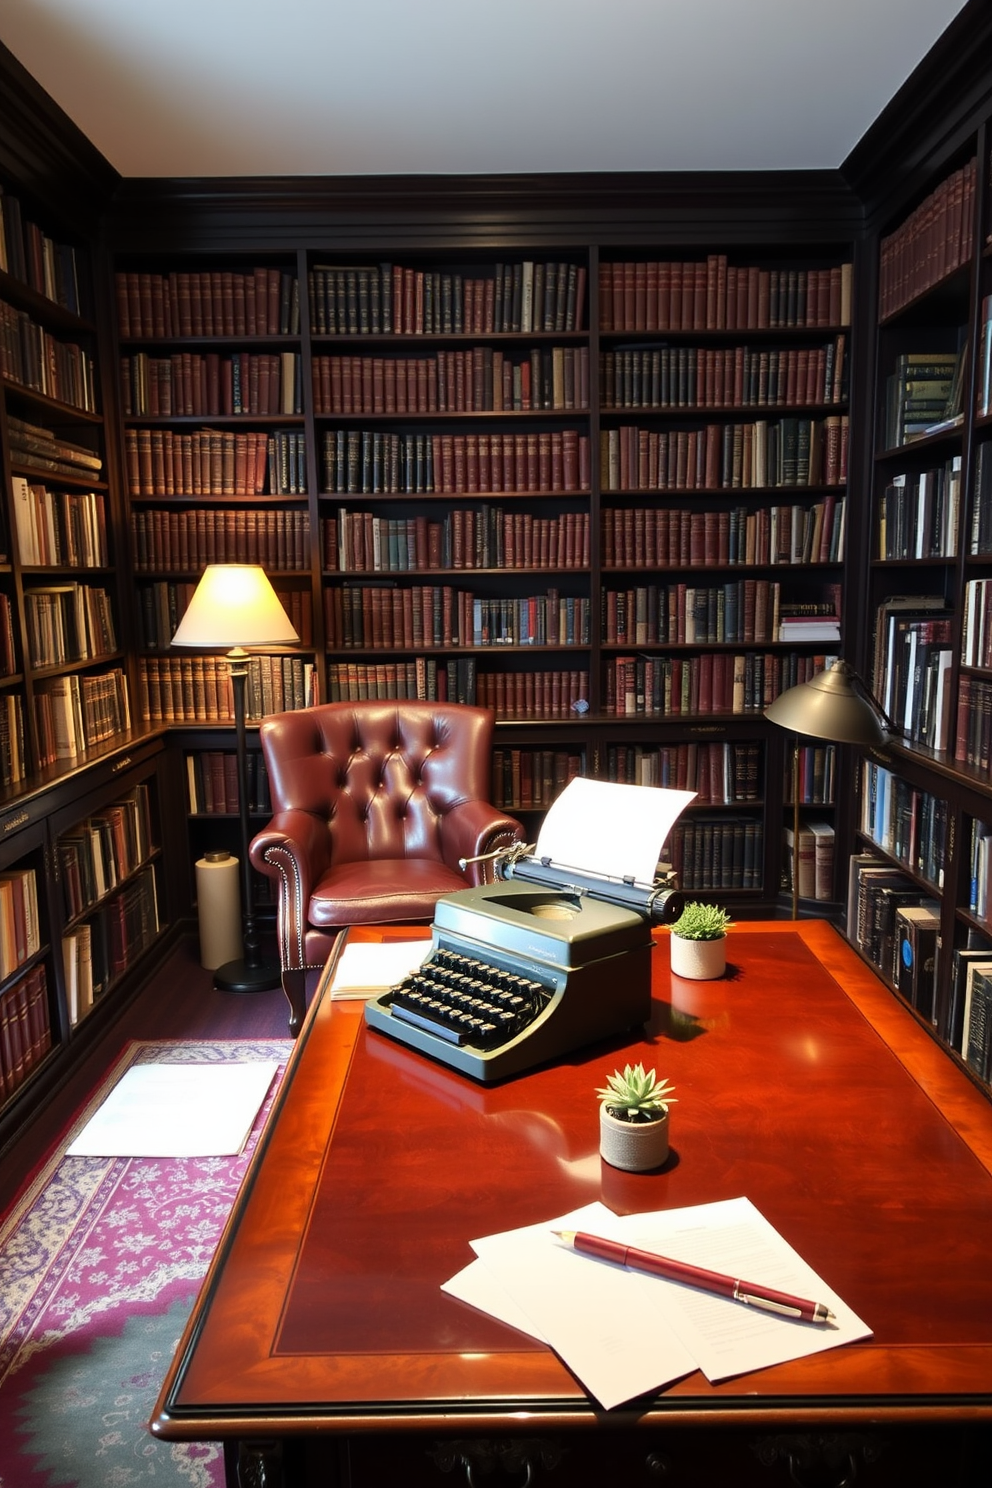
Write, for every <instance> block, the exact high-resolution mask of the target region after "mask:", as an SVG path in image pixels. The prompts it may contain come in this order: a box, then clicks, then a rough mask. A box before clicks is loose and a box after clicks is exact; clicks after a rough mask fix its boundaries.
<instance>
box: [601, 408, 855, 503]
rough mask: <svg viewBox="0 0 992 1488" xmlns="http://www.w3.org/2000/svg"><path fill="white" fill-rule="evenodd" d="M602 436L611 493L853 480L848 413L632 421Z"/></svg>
mask: <svg viewBox="0 0 992 1488" xmlns="http://www.w3.org/2000/svg"><path fill="white" fill-rule="evenodd" d="M599 437H600V447H599V449H600V481H601V484H602V489H603V490H604V491H707V490H708V491H728V490H737V489H751V490H754V489H762V488H768V487H776V486H778V487H781V486H823V485H826V486H835V485H843V484H844V482H845V481H846V479H847V438H848V419H847V415H846V414H839V415H836V416H833V415H832V416H830V417H828V418H826V419H807V418H785V419H780V420H778V421H773V422H769V421H768V420H765V419H762V420H759V421H758V422H756V423H750V424H707V425H706V427H705V428H701V429H661V430H658V429H649V428H642V427H638V426H636V425H632V424H630V425H627V424H625V425H621V427H620V428H618V429H604V430H602V432H601V433H600V436H599Z"/></svg>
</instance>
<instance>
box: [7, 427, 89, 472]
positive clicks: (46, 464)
mask: <svg viewBox="0 0 992 1488" xmlns="http://www.w3.org/2000/svg"><path fill="white" fill-rule="evenodd" d="M7 434H8V438H9V440H10V462H11V464H12V465H15V466H19V467H21V468H23V469H27V470H43V471H46V472H50V473H51V474H53V475H68V476H72V477H74V478H78V477H79V476H81V475H82V476H84V477H88V478H89V479H90V480H96V479H97V478H98V477H99V475H100V472H101V471H102V469H103V459H102V458H101V456H100V455H98V454H96V453H95V452H94V451H93V450H91V449H87V448H86V446H85V445H82V444H75V443H74V442H73V441H72V440H69V439H65V438H63V436H62V435H61V434H60V435H59V436H58V437H56V436H55V434H54V433H53V432H52V430H51V429H45V428H42V426H41V425H40V424H29V423H28V422H27V421H26V420H25V419H21V418H15V417H14V416H13V415H12V414H10V413H8V414H7Z"/></svg>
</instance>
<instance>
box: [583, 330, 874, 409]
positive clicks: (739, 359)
mask: <svg viewBox="0 0 992 1488" xmlns="http://www.w3.org/2000/svg"><path fill="white" fill-rule="evenodd" d="M846 340H847V338H846V335H845V333H844V332H843V331H842V332H841V333H840V335H838V336H837V337H836V339H835V340H834V341H831V342H830V343H829V344H828V345H827V346H818V347H805V346H804V347H797V348H790V349H787V350H777V349H766V348H759V347H749V346H736V347H726V348H724V347H696V346H656V347H634V348H632V349H622V348H619V347H618V348H617V350H616V351H604V352H601V353H600V357H599V388H600V398H601V402H602V406H603V407H604V408H747V407H757V408H796V407H801V406H804V405H808V404H811V403H840V402H842V401H843V400H844V399H845V398H846V396H847V385H846V375H847V367H846V359H845V357H846Z"/></svg>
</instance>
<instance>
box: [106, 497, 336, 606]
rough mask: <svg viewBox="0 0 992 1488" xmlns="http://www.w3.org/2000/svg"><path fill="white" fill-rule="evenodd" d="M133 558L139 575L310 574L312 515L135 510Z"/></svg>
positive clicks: (209, 509)
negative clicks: (233, 566)
mask: <svg viewBox="0 0 992 1488" xmlns="http://www.w3.org/2000/svg"><path fill="white" fill-rule="evenodd" d="M131 556H132V559H133V562H134V568H135V572H136V573H161V572H162V571H163V570H168V569H178V570H179V571H180V572H183V573H190V572H192V573H199V572H200V570H201V569H203V568H205V567H206V565H207V564H208V563H260V564H261V565H262V566H263V568H265V570H266V571H267V572H268V573H270V574H271V573H272V572H273V571H277V570H280V569H290V570H297V571H303V570H307V571H308V570H309V568H310V516H309V513H308V512H305V511H276V510H273V509H272V508H271V507H269V508H257V507H255V508H252V507H237V506H224V507H221V508H216V507H204V506H197V507H195V508H192V509H190V510H182V511H174V510H173V511H165V510H163V509H162V508H161V507H154V508H152V509H151V510H140V509H134V510H132V512H131ZM297 630H299V626H297Z"/></svg>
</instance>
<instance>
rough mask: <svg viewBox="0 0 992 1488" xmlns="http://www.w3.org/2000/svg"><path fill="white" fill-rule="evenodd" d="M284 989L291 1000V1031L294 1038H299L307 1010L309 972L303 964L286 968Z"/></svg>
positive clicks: (284, 970)
mask: <svg viewBox="0 0 992 1488" xmlns="http://www.w3.org/2000/svg"><path fill="white" fill-rule="evenodd" d="M282 990H283V991H284V992H285V994H286V998H287V1001H288V1002H289V1031H290V1033H291V1034H292V1035H293V1038H294V1039H295V1038H297V1037H298V1035H299V1032H300V1029H301V1028H302V1027H303V1019H304V1016H305V1014H306V1010H307V973H306V968H305V967H303V966H300V967H297V968H295V969H294V970H289V969H286V968H284V969H283V974H282Z"/></svg>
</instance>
